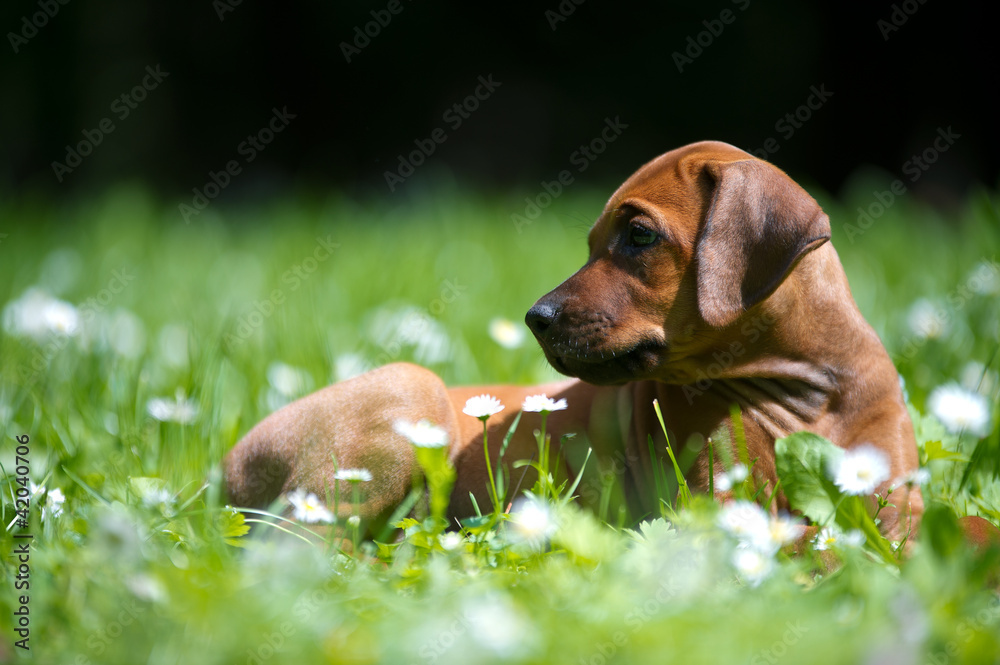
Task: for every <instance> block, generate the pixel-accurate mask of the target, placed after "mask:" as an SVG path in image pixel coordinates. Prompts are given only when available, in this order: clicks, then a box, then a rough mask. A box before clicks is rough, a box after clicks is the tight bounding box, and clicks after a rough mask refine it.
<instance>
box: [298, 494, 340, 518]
mask: <svg viewBox="0 0 1000 665" xmlns="http://www.w3.org/2000/svg"><path fill="white" fill-rule="evenodd" d="M288 502H289V503H290V504H292V508H294V509H295V510H294V512H293V513H292V516H293V517H294V518H295V519H297V520H300V521H302V522H310V523H315V522H325V523H327V524H331V523H333V522H335V521H336V519H335V518H334V516H333V513H331V512H330V510H329V509H328V508H327V507H326V506H325V505H324V504H323V503H322V502H321V501H320V500H319V497H317V496H316V495H315V494H313V493H312V492H310V493H308V494H307V493H306V491H305V490H304V489H297V490H295V491H294V492H292V493H290V494H289V495H288Z"/></svg>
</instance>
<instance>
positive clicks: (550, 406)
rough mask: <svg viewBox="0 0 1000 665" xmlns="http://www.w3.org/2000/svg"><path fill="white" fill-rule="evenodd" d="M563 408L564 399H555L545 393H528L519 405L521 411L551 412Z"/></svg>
mask: <svg viewBox="0 0 1000 665" xmlns="http://www.w3.org/2000/svg"><path fill="white" fill-rule="evenodd" d="M565 408H566V400H565V399H561V400H558V401H556V400H553V399H550V398H549V397H547V396H546V395H545V394H541V395H529V396H527V397H525V398H524V404H523V405H522V406H521V410H522V411H527V412H529V413H539V412H540V413H552V412H553V411H562V410H564V409H565Z"/></svg>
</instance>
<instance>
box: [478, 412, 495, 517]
mask: <svg viewBox="0 0 1000 665" xmlns="http://www.w3.org/2000/svg"><path fill="white" fill-rule="evenodd" d="M488 417H489V416H486V417H484V418H480V420H482V421H483V454H484V455H486V472H487V473H488V474H489V476H490V499H492V501H493V512H494V513H495V514H499V513H500V498H499V497H498V496H497V485H496V482H495V481H494V480H493V464H492V462H490V446H489V441H488V439H487V434H488V431H487V427H486V419H487V418H488Z"/></svg>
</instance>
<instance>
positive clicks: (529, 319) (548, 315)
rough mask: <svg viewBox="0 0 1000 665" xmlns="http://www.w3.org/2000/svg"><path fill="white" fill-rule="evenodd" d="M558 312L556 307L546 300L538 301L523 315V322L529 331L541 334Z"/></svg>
mask: <svg viewBox="0 0 1000 665" xmlns="http://www.w3.org/2000/svg"><path fill="white" fill-rule="evenodd" d="M558 314H559V308H558V307H556V306H555V305H553V304H551V303H548V302H544V301H539V302H536V303H535V305H534V306H533V307H532V308H531V309H529V310H528V313H527V314H525V315H524V322H525V323H526V324H527V325H528V328H530V329H531V332H533V333H535V334H536V335H542V334H544V333H545V331H546V330H548V329H549V326H551V325H552V322H553V321H555V320H556V316H557V315H558Z"/></svg>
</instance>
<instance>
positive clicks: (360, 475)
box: [333, 469, 372, 483]
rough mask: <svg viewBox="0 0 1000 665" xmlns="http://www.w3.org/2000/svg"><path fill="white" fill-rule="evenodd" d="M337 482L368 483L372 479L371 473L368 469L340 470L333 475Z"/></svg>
mask: <svg viewBox="0 0 1000 665" xmlns="http://www.w3.org/2000/svg"><path fill="white" fill-rule="evenodd" d="M333 477H334V478H335V479H336V480H346V481H348V482H353V483H367V482H368V481H370V480H371V479H372V474H371V471H369V470H368V469H338V470H337V473H335V474H333Z"/></svg>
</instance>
